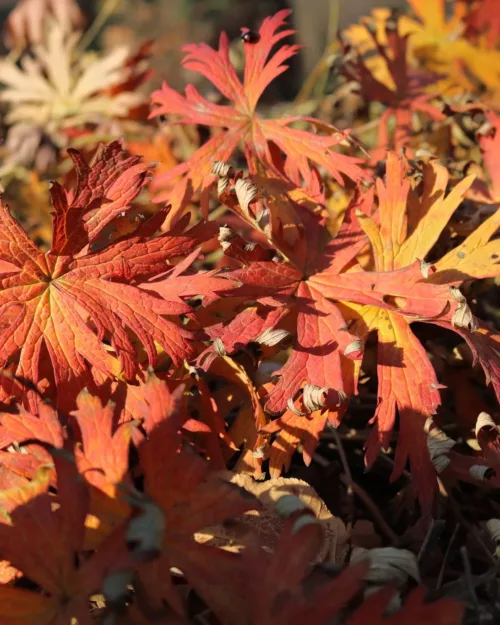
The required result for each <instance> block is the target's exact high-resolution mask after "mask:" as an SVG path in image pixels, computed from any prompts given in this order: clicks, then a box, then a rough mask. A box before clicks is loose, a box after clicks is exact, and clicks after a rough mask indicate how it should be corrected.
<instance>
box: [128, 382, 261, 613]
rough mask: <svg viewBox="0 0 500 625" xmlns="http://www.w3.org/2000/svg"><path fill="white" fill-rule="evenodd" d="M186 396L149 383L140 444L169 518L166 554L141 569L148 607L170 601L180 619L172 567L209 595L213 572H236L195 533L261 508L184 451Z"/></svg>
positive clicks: (148, 480) (152, 489)
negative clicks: (182, 431) (214, 570)
mask: <svg viewBox="0 0 500 625" xmlns="http://www.w3.org/2000/svg"><path fill="white" fill-rule="evenodd" d="M182 391H183V389H182V387H179V388H178V389H177V390H176V391H175V392H174V393H170V391H169V389H168V387H167V385H166V384H165V383H164V382H162V381H161V380H160V379H158V378H157V377H155V376H151V377H149V379H148V380H147V383H146V385H145V386H144V388H143V398H142V399H143V402H144V405H145V406H147V409H146V410H145V411H144V413H143V418H144V420H143V427H144V431H145V433H146V436H147V438H146V437H142V438H141V437H139V436H137V437H136V438H135V443H136V445H137V447H138V452H139V460H140V466H141V469H142V471H143V474H144V490H145V493H146V494H147V495H148V497H150V498H151V499H152V500H153V501H154V502H156V504H157V505H158V506H159V507H160V509H161V510H162V512H163V514H164V516H165V533H164V537H163V549H162V554H161V556H160V557H159V558H158V559H157V560H155V561H153V562H151V563H149V564H147V565H145V566H144V567H142V568H141V569H140V571H139V575H140V579H141V582H142V584H143V585H144V586H143V587H144V592H145V596H146V597H147V601H149V602H151V601H152V602H153V605H154V604H155V603H156V604H157V605H158V602H159V603H160V604H161V602H162V601H166V602H167V603H169V604H170V605H171V606H172V607H173V608H174V609H175V610H176V611H177V612H178V613H180V614H182V613H183V604H182V600H181V598H180V596H179V594H178V593H177V591H176V588H175V585H174V583H173V581H172V577H171V568H172V567H177V568H179V569H180V570H181V571H182V572H183V574H184V575H185V576H186V578H187V579H188V581H189V583H190V584H192V586H193V587H194V588H196V589H197V590H198V591H199V592H201V593H202V594H203V589H204V588H205V587H206V582H207V580H208V579H210V577H211V573H209V569H210V570H213V568H214V567H215V568H218V567H219V566H221V567H222V566H224V565H225V563H226V562H228V563H229V562H230V563H232V566H234V562H233V559H232V558H231V556H232V555H234V554H229V553H227V552H225V551H222V550H220V549H217V548H215V547H209V546H206V545H200V544H198V543H197V542H196V541H195V539H194V534H195V532H197V531H199V530H201V529H203V528H204V527H207V526H210V525H217V524H219V523H222V522H223V521H224V520H226V519H228V518H231V517H233V516H234V517H236V516H239V515H240V514H243V513H244V512H246V511H247V510H251V509H255V508H256V507H258V506H259V504H258V502H257V500H256V499H254V498H253V497H251V496H249V495H248V494H245V492H244V491H243V489H239V488H238V487H236V486H235V485H234V484H231V483H230V482H229V481H228V480H227V479H223V478H221V477H219V476H217V473H215V474H214V475H213V476H211V471H210V466H209V464H208V463H207V462H206V461H205V460H204V459H203V458H201V456H199V455H197V454H196V453H194V451H193V450H192V448H190V447H188V446H186V445H183V436H182V434H181V432H180V430H181V427H182V425H183V424H184V422H185V421H186V419H187V415H185V414H184V409H183V406H182ZM207 567H209V568H207ZM220 592H222V593H224V592H225V591H223V590H222V589H220Z"/></svg>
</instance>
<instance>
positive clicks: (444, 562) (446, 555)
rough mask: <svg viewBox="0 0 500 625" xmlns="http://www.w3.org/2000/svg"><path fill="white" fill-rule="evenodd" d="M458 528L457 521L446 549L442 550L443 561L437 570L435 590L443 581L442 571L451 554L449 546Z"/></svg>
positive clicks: (453, 540)
mask: <svg viewBox="0 0 500 625" xmlns="http://www.w3.org/2000/svg"><path fill="white" fill-rule="evenodd" d="M459 528H460V523H457V524H456V525H455V529H454V530H453V534H452V535H451V538H450V542H449V543H448V546H447V547H446V551H445V552H444V558H443V563H442V564H441V569H440V570H439V575H438V578H437V582H436V590H439V588H441V584H442V583H443V577H444V571H445V568H446V565H447V563H448V559H449V557H450V554H451V547H452V545H453V543H454V542H455V538H456V537H457V534H458V530H459Z"/></svg>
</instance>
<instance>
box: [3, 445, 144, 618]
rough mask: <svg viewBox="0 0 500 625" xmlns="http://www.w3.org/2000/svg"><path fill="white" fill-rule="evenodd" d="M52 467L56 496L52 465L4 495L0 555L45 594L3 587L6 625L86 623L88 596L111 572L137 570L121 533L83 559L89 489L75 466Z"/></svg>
mask: <svg viewBox="0 0 500 625" xmlns="http://www.w3.org/2000/svg"><path fill="white" fill-rule="evenodd" d="M54 464H55V466H56V471H57V483H58V494H57V496H54V495H53V494H51V493H50V492H49V484H50V479H49V476H50V465H45V466H42V467H41V468H40V469H39V470H38V472H37V474H36V476H35V479H34V480H33V481H31V482H29V483H28V484H27V485H25V486H21V487H18V488H13V489H10V490H6V491H2V492H1V493H0V506H1V507H2V512H3V515H2V519H1V521H0V551H1V553H2V554H3V555H4V557H6V558H7V559H8V560H9V561H10V562H11V563H12V564H13V565H14V566H16V567H17V568H18V569H19V570H20V571H21V572H22V573H23V574H24V575H25V576H26V578H28V579H30V580H31V581H32V582H34V583H36V584H37V585H38V586H39V587H40V588H42V589H43V591H44V592H43V593H41V592H39V591H38V590H37V591H33V590H28V589H26V588H20V587H14V586H2V587H1V588H0V598H1V600H2V606H3V608H2V621H3V622H5V623H9V624H10V623H12V624H13V623H19V622H22V623H26V624H31V623H32V624H33V625H34V624H35V623H37V624H40V625H49V624H52V623H56V622H57V623H59V622H60V623H63V622H69V621H70V620H71V619H72V618H77V619H78V620H79V621H80V622H83V623H85V622H88V618H89V617H88V601H89V597H90V595H91V594H93V593H95V592H97V591H99V590H100V588H101V586H102V584H103V582H104V580H105V579H106V578H107V576H108V575H109V574H111V573H113V571H117V570H123V569H125V568H126V567H127V566H129V567H130V566H133V564H134V562H133V559H132V558H131V556H130V555H129V553H128V551H127V548H126V542H125V533H124V532H123V531H122V530H121V529H120V531H117V533H116V534H115V535H113V536H112V537H110V538H109V540H108V541H107V543H106V544H105V545H103V547H102V550H101V551H100V552H99V553H98V554H95V555H93V556H91V557H90V558H85V557H84V554H83V552H82V551H83V537H84V520H85V515H86V512H87V505H88V497H87V488H86V485H85V482H84V481H83V480H82V479H81V477H80V476H79V475H78V472H77V471H76V467H75V465H74V462H72V461H71V460H69V459H66V458H65V457H63V456H62V455H59V454H57V453H55V454H54ZM40 528H43V530H41V529H40Z"/></svg>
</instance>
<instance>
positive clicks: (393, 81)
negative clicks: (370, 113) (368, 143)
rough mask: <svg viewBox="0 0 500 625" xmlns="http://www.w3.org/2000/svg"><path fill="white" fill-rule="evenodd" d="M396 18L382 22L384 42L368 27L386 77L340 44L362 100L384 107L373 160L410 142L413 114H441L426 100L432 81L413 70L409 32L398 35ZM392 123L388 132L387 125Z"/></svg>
mask: <svg viewBox="0 0 500 625" xmlns="http://www.w3.org/2000/svg"><path fill="white" fill-rule="evenodd" d="M398 30H399V25H398V21H396V20H391V21H387V22H386V24H385V39H386V41H387V43H386V45H384V44H383V43H382V42H381V41H380V40H379V39H378V37H377V32H376V30H372V29H370V28H369V29H368V32H369V35H370V36H371V38H372V39H373V47H374V49H375V50H376V51H377V52H378V54H379V55H380V57H381V60H382V62H383V63H385V65H386V66H387V73H388V77H387V79H386V81H385V82H384V81H381V80H379V79H378V78H377V77H376V75H374V74H373V73H372V72H371V70H370V69H369V67H368V66H367V63H366V62H365V61H364V59H363V57H362V56H361V55H360V54H358V55H357V56H356V57H355V58H352V57H353V54H352V53H351V54H349V48H350V46H344V54H345V57H346V59H348V60H346V62H345V64H344V72H345V74H346V76H347V77H348V78H349V79H351V80H355V81H356V82H357V83H359V91H360V93H361V94H362V95H363V98H364V99H365V101H366V102H374V101H375V102H380V103H381V104H383V105H385V107H386V109H385V111H384V113H383V114H382V116H381V117H380V120H379V130H378V145H377V150H376V151H375V153H374V154H373V159H374V161H377V160H379V158H378V157H379V156H380V157H381V158H383V156H384V155H385V150H387V149H388V148H389V147H391V148H393V149H399V148H401V147H403V146H406V145H408V144H410V143H412V142H413V140H414V139H415V138H416V136H418V135H417V133H416V132H415V131H414V129H413V122H412V120H413V117H414V115H415V114H418V113H421V114H423V115H425V116H426V117H427V118H429V119H431V120H433V121H442V120H444V119H445V115H444V114H443V113H442V112H441V111H440V110H439V109H438V108H436V107H435V106H434V105H433V104H432V103H431V102H430V100H432V99H433V98H434V97H435V93H436V91H435V90H433V91H429V90H427V89H426V88H427V87H429V85H432V84H433V83H434V82H435V80H436V79H435V77H434V76H433V75H432V74H431V73H429V72H423V71H416V70H414V69H412V68H410V67H409V64H408V58H407V56H408V50H407V49H408V39H409V35H408V34H407V35H401V34H400V33H399V32H398ZM392 126H393V127H394V130H393V131H392V133H391V132H390V131H389V128H391V127H392Z"/></svg>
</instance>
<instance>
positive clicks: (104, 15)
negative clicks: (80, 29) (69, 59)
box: [76, 0, 120, 53]
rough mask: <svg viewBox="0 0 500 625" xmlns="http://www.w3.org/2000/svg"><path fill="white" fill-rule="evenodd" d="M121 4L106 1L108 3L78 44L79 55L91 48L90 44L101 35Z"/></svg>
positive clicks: (117, 0)
mask: <svg viewBox="0 0 500 625" xmlns="http://www.w3.org/2000/svg"><path fill="white" fill-rule="evenodd" d="M119 4H120V0H106V2H104V4H103V5H102V8H101V10H100V11H99V13H98V14H97V16H96V18H95V20H94V21H93V22H92V24H91V26H90V28H89V29H88V30H87V31H86V32H85V33H84V35H83V36H82V38H81V39H80V41H79V42H78V45H77V46H76V51H77V53H78V52H79V53H82V52H83V51H84V50H86V49H87V48H88V47H89V46H90V44H91V43H92V42H93V41H94V39H95V38H96V37H97V35H98V34H99V31H100V30H101V28H102V27H103V26H104V24H105V23H106V22H107V21H108V19H109V18H110V17H111V15H113V13H114V12H115V10H116V8H117V7H118V5H119Z"/></svg>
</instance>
